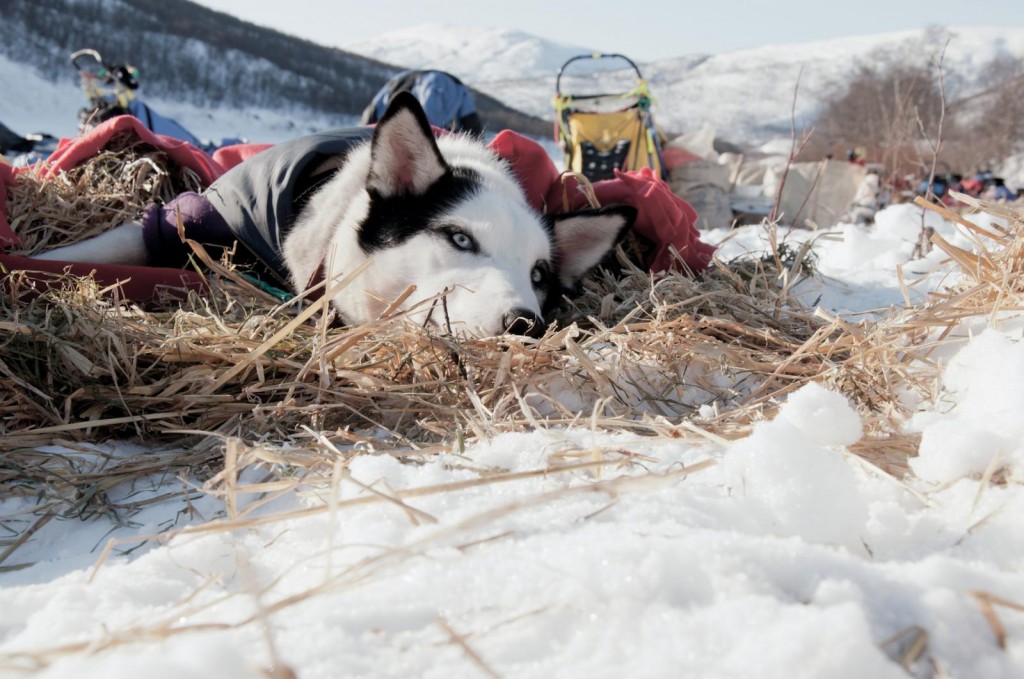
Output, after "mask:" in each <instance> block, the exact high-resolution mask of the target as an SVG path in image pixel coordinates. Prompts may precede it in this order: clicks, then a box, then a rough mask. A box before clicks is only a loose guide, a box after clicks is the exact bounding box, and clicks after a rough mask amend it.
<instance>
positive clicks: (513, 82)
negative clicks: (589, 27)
mask: <svg viewBox="0 0 1024 679" xmlns="http://www.w3.org/2000/svg"><path fill="white" fill-rule="evenodd" d="M947 40H948V46H946V49H945V55H944V59H943V64H944V71H945V74H946V76H947V80H948V84H949V86H950V95H951V97H953V98H955V97H956V96H957V95H960V96H962V95H963V94H965V93H969V92H971V91H972V90H973V89H976V88H977V86H978V79H979V76H980V74H981V72H982V69H983V68H984V67H985V65H986V64H988V63H989V62H991V61H992V59H994V58H995V57H997V56H1001V55H1002V56H1012V57H1017V58H1021V57H1024V28H1022V27H1002V28H951V29H927V30H918V31H903V32H897V33H886V34H880V35H869V36H858V37H849V38H842V39H835V40H827V41H820V42H811V43H803V44H795V45H768V46H764V47H757V48H752V49H749V50H741V51H735V52H727V53H724V54H717V55H689V56H686V55H682V56H680V57H678V58H674V59H668V60H664V61H657V62H652V63H645V64H640V67H641V71H642V72H643V75H644V76H645V77H646V78H647V80H648V82H649V83H650V87H651V90H652V92H653V93H654V96H655V98H656V99H657V104H656V105H657V108H656V113H657V120H658V122H659V124H660V125H661V126H662V127H663V128H664V129H665V130H666V131H669V132H682V131H686V130H690V129H694V128H696V127H699V126H700V125H702V124H704V123H710V124H712V125H713V126H715V127H716V128H717V129H718V131H719V133H720V134H721V135H722V136H725V137H729V138H733V139H736V140H740V141H747V142H757V143H760V142H763V141H766V140H768V139H769V138H771V137H773V136H778V135H784V136H786V137H788V136H789V129H790V117H791V108H792V102H793V94H794V89H795V87H796V85H797V80H798V78H799V82H800V88H799V93H798V97H797V103H796V113H797V118H798V121H799V122H800V123H802V124H804V125H806V124H808V123H809V121H810V119H811V118H812V117H813V116H814V114H815V113H816V112H817V111H818V109H819V107H820V105H821V103H822V101H823V100H824V99H825V98H827V97H828V96H829V94H830V93H831V92H832V90H833V89H834V87H835V86H837V85H840V84H842V83H843V82H846V81H847V80H848V79H849V78H850V77H851V76H852V75H853V74H855V73H856V72H857V70H858V69H859V68H861V67H864V66H871V65H877V64H879V63H883V62H885V61H886V60H891V59H901V60H910V61H912V62H913V63H922V61H923V62H925V63H926V62H927V60H928V59H929V58H932V57H933V56H936V55H939V54H941V52H942V50H943V46H944V45H946V41H947ZM520 44H522V45H523V52H522V54H520V53H519V52H517V51H515V50H513V47H514V46H517V45H520ZM349 49H351V50H352V51H354V52H357V53H359V54H363V55H365V56H372V57H373V58H375V59H379V60H381V61H385V62H388V63H391V64H395V65H396V66H404V67H417V68H418V67H424V66H428V65H429V66H432V67H436V68H443V69H445V70H449V71H451V72H452V73H455V74H456V75H458V76H459V77H460V78H462V79H463V80H465V81H466V82H467V83H469V84H471V85H473V86H475V87H476V88H478V89H480V90H481V91H483V92H487V93H489V94H491V95H492V96H495V97H498V98H500V99H501V100H502V101H504V102H505V103H507V104H508V105H510V106H512V107H514V108H517V109H519V110H522V111H525V112H527V113H532V114H533V115H536V116H540V117H551V116H552V115H553V111H552V108H551V103H550V102H551V96H552V94H553V93H554V89H555V74H556V72H557V70H558V67H559V66H560V65H561V63H562V62H564V60H565V59H566V58H568V57H569V56H572V55H574V54H585V53H589V52H590V50H588V49H585V48H579V49H574V48H570V47H566V46H564V45H558V44H554V43H545V42H544V41H542V40H540V39H538V38H535V37H532V36H523V34H521V33H517V32H513V31H499V30H495V29H466V28H454V27H451V26H437V25H430V26H423V27H419V28H416V29H409V30H404V31H401V32H399V33H387V34H384V35H382V36H381V37H380V38H378V39H376V40H372V41H368V42H363V43H360V44H356V45H351V46H349ZM544 69H547V70H546V72H545V71H544ZM571 72H574V73H575V72H577V71H576V70H575V69H572V71H571ZM596 80H597V78H596V77H595V76H584V77H582V78H578V79H571V78H570V79H567V80H566V79H563V85H564V87H563V90H564V91H570V92H571V91H574V90H573V88H574V87H580V88H588V87H589V88H593V87H596V86H597V85H596V84H595V81H596ZM634 81H635V74H634V73H632V72H631V71H628V70H619V71H617V72H611V73H607V74H603V75H602V76H601V78H600V84H601V85H607V86H610V87H611V88H618V89H627V88H629V87H631V86H632V83H633V82H634ZM608 89H609V87H605V91H607V90H608Z"/></svg>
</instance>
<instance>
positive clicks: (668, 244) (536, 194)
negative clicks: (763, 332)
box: [490, 130, 715, 272]
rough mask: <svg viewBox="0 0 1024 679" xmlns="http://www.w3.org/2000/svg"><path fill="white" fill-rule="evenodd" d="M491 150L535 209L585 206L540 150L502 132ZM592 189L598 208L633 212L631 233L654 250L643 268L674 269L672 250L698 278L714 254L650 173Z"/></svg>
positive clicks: (687, 212)
mask: <svg viewBox="0 0 1024 679" xmlns="http://www.w3.org/2000/svg"><path fill="white" fill-rule="evenodd" d="M490 147H491V148H492V149H493V150H494V151H495V152H496V153H497V154H498V155H499V156H501V157H502V158H505V159H506V160H507V161H508V162H509V163H510V164H511V166H512V170H513V171H514V172H515V173H516V175H517V176H518V177H519V181H520V183H521V184H522V185H523V188H524V189H525V191H526V197H527V200H528V201H529V202H530V204H532V205H533V207H534V208H536V209H538V210H541V211H543V212H553V213H557V212H569V211H571V210H579V209H582V208H586V207H588V206H589V203H588V201H587V196H586V194H584V193H583V192H582V191H580V190H579V182H578V181H577V180H576V179H575V178H573V177H571V176H569V175H566V176H565V177H564V179H565V181H564V183H563V181H562V179H563V178H562V176H561V175H560V174H559V172H558V169H557V168H556V167H555V163H554V161H552V160H551V157H550V156H548V154H547V152H546V151H545V150H544V148H543V147H542V146H540V144H538V143H536V142H534V141H532V140H530V139H527V138H526V137H523V136H521V135H518V134H516V133H515V132H512V131H511V130H504V131H502V132H499V133H498V136H497V137H495V138H494V140H493V141H491V143H490ZM593 187H594V195H595V197H596V198H597V200H598V202H599V203H600V204H601V205H611V204H614V203H620V204H626V205H632V206H633V207H635V208H636V209H637V217H636V222H635V223H634V224H633V228H634V229H635V230H636V232H637V233H638V234H640V235H641V236H644V237H645V238H647V239H648V240H649V241H651V242H652V243H654V245H655V250H654V252H653V254H652V256H651V261H649V262H647V266H648V268H649V269H650V270H651V271H665V270H668V269H672V268H677V267H678V262H677V261H676V259H675V257H674V255H673V254H672V249H673V248H674V249H675V250H676V251H678V252H679V255H680V257H681V258H682V260H683V262H684V263H685V264H686V266H687V267H688V268H689V269H690V270H692V271H694V272H700V271H703V270H704V269H705V268H707V265H708V263H709V262H710V261H711V256H712V254H713V253H714V252H715V248H714V246H712V245H708V244H707V243H703V242H701V240H700V232H699V231H698V230H697V228H696V226H694V225H695V224H696V221H697V213H696V211H695V210H694V209H693V208H692V207H690V204H689V203H687V202H686V201H685V200H683V199H682V198H680V197H679V196H677V195H675V194H674V193H672V191H671V189H669V187H668V184H666V183H665V182H663V181H661V180H660V179H659V178H658V177H657V176H656V175H655V174H654V173H653V172H652V171H651V170H650V169H649V168H646V167H645V168H643V169H641V170H639V171H630V172H618V171H617V172H616V173H615V179H606V180H604V181H598V182H594V184H593Z"/></svg>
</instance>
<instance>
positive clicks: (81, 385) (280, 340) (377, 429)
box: [0, 146, 1022, 567]
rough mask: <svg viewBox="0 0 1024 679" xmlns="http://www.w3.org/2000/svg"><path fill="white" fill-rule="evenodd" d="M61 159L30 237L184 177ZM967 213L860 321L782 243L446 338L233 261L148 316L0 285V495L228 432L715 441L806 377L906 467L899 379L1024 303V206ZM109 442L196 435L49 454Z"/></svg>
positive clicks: (83, 288) (96, 300) (331, 446)
mask: <svg viewBox="0 0 1024 679" xmlns="http://www.w3.org/2000/svg"><path fill="white" fill-rule="evenodd" d="M118 159H120V162H118ZM76 173H77V174H74V175H66V176H60V177H57V178H54V179H52V180H42V179H39V178H33V177H32V176H31V175H30V176H28V177H24V178H23V181H22V182H21V184H19V186H18V187H16V188H15V189H14V191H13V192H12V193H11V195H10V196H9V197H8V200H9V206H10V213H11V215H12V217H13V225H14V228H15V230H16V231H17V232H18V234H19V236H21V237H22V239H23V240H24V241H25V242H26V247H25V249H26V251H27V252H35V251H38V250H39V249H43V248H45V247H53V246H55V245H59V244H64V243H66V242H69V240H70V239H72V237H74V238H77V237H78V236H80V235H87V234H92V233H96V232H99V231H101V230H103V229H105V228H109V227H110V226H112V225H114V224H116V223H119V222H120V221H123V220H124V219H126V218H128V219H130V218H134V217H136V216H137V215H138V213H139V211H140V210H141V209H142V207H144V205H145V204H146V203H148V202H149V201H151V200H153V199H154V196H157V195H166V193H165V192H173V191H177V190H180V189H181V188H183V184H182V182H184V188H188V186H187V185H188V182H189V181H190V179H189V178H188V177H187V176H183V175H182V174H181V173H180V171H178V170H176V169H175V168H173V167H168V162H167V160H166V158H163V157H161V156H160V155H159V154H157V153H153V152H152V151H151V150H150V151H147V149H145V148H138V147H137V146H129V147H127V148H120V149H115V150H112V151H110V152H109V153H105V154H102V155H101V156H99V157H97V158H96V159H94V160H93V161H92V162H89V163H86V164H85V165H83V166H82V167H81V168H80V169H79V170H76ZM111 196H116V198H110V197H111ZM91 204H95V205H101V204H102V207H89V205H91ZM111 205H114V206H113V207H111ZM976 207H978V208H979V209H987V210H989V211H999V213H1000V214H1002V215H1003V216H1004V217H1005V218H1006V219H1007V220H1008V222H1009V226H1008V227H1007V228H1006V229H1005V230H1003V231H1000V232H998V233H986V232H984V231H983V230H982V229H979V228H977V227H975V226H973V225H971V224H970V222H969V221H967V220H966V219H964V220H963V222H962V223H963V224H964V225H965V228H967V229H968V230H969V231H970V232H971V233H974V234H976V235H977V237H978V239H979V249H978V251H977V253H973V254H972V253H966V252H963V251H959V250H956V249H955V248H953V246H951V245H949V244H948V243H945V242H944V241H942V240H941V239H939V238H938V237H936V244H937V245H938V246H939V247H941V248H943V249H944V250H946V251H947V252H948V253H949V255H950V257H951V258H952V259H953V260H954V261H955V262H957V263H958V264H959V265H960V266H961V268H962V270H963V273H964V274H965V278H964V282H963V283H962V284H961V286H960V287H959V288H957V289H956V291H951V292H949V293H944V294H940V295H935V296H933V299H932V300H931V301H930V302H928V303H926V304H923V305H920V306H912V307H908V308H906V309H902V310H896V311H893V312H891V313H889V314H887V315H885V316H884V317H881V318H878V317H875V318H874V319H871V320H862V321H860V322H858V323H851V322H848V321H845V320H843V319H841V318H836V317H832V316H830V315H828V314H825V313H823V312H820V311H815V310H813V309H810V308H806V307H803V306H801V305H800V304H799V303H798V302H797V301H796V300H795V299H794V298H793V297H792V295H791V291H792V287H793V285H794V284H796V283H797V281H799V280H800V279H802V278H804V277H806V276H808V275H811V274H812V272H811V271H809V270H808V267H810V266H812V265H813V258H812V257H811V255H810V250H809V248H810V245H809V244H805V245H803V246H800V247H798V248H792V247H789V246H788V244H787V243H774V241H773V243H774V247H773V248H772V251H771V252H770V253H769V254H768V255H767V256H764V257H751V258H745V259H741V260H737V261H733V262H729V263H725V262H716V265H715V266H714V267H713V268H712V269H711V271H710V272H709V273H707V274H706V275H704V276H703V277H696V278H695V277H692V276H687V275H684V274H679V273H671V274H664V275H658V276H652V275H650V274H649V273H647V272H645V271H642V270H640V269H638V268H636V267H635V266H633V265H632V263H631V262H630V261H629V260H628V259H626V258H623V260H622V261H621V262H620V263H621V265H622V271H621V272H618V273H617V274H616V275H614V276H613V275H610V274H603V275H599V276H596V277H594V278H593V279H591V280H588V281H587V283H586V285H585V288H584V290H583V291H582V294H580V295H578V296H577V297H575V298H574V299H573V300H572V301H571V302H570V304H569V305H568V307H567V308H566V310H565V312H564V313H563V315H562V317H561V318H560V319H559V323H558V325H557V326H556V327H554V328H552V329H551V330H550V331H549V332H548V333H547V335H545V336H544V337H543V338H541V339H539V340H529V339H524V338H515V337H504V338H490V339H471V338H460V337H456V336H450V335H438V334H435V333H431V332H428V331H426V330H423V329H421V328H417V327H413V326H410V325H409V324H407V323H405V322H403V319H402V316H401V314H396V315H391V316H387V317H385V318H382V319H381V320H379V321H377V322H374V323H371V324H368V325H365V326H359V327H348V328H338V327H333V326H331V325H330V323H329V321H330V318H329V314H328V313H327V310H326V309H324V307H323V302H319V303H316V304H312V305H306V306H305V307H303V303H302V301H301V300H297V301H292V302H289V303H285V304H279V303H278V302H277V301H276V300H275V299H273V298H271V297H269V296H268V295H266V294H264V293H262V292H261V291H259V290H258V289H256V288H254V287H253V286H251V285H249V284H248V283H247V282H246V281H245V280H244V279H242V278H240V277H238V276H237V275H235V274H234V272H233V271H232V269H231V267H230V264H229V263H216V262H208V263H209V267H208V268H212V270H213V271H212V273H211V274H210V278H209V291H208V292H207V293H204V294H195V293H193V294H191V295H189V296H188V298H187V300H186V301H185V302H184V303H183V304H180V306H179V305H177V304H176V305H174V306H172V307H169V308H166V309H163V310H160V311H153V310H146V309H142V308H139V307H138V306H136V305H134V304H130V303H126V302H123V301H121V300H119V299H118V296H117V291H116V290H113V291H103V290H100V289H98V287H97V286H96V285H95V283H94V282H93V281H91V280H90V279H82V278H73V277H64V278H63V285H61V286H57V287H55V288H51V289H49V290H47V291H42V292H40V291H37V290H35V289H34V288H33V286H32V284H31V283H30V282H29V280H28V279H27V278H26V277H24V276H21V275H18V274H14V275H12V276H10V277H8V279H7V281H6V283H5V289H4V294H3V296H2V297H0V333H2V335H0V338H2V339H0V380H2V382H3V385H4V387H5V388H4V389H2V390H0V452H2V453H3V457H2V462H0V488H2V490H3V491H4V492H6V493H19V494H22V495H25V496H32V497H37V498H40V499H39V503H40V505H39V506H40V507H42V508H43V510H41V511H37V512H35V513H34V514H33V516H48V515H54V514H56V515H61V516H67V515H69V514H71V515H83V514H87V513H88V512H90V511H105V510H110V509H117V507H114V506H112V505H111V503H110V501H109V499H108V495H107V491H108V490H110V489H111V488H113V487H116V486H117V485H118V484H123V483H125V482H130V481H135V480H138V479H141V478H143V477H144V476H146V475H149V474H152V473H153V472H154V471H155V470H157V469H162V470H163V471H164V472H165V473H169V474H173V473H178V472H184V471H188V472H190V473H193V474H195V473H196V472H197V470H199V473H200V476H203V475H207V476H208V475H210V474H215V473H216V472H217V470H219V469H220V468H221V467H222V465H223V459H224V445H223V442H224V441H225V440H240V441H244V442H246V443H247V444H249V445H250V446H254V447H256V448H258V449H259V450H262V451H267V450H278V449H280V450H279V452H278V453H264V454H265V455H269V456H270V457H274V455H278V456H279V459H278V463H279V464H278V468H281V469H284V468H288V469H292V470H294V469H296V468H301V469H311V468H316V469H318V470H320V471H323V470H325V469H326V470H327V471H328V472H329V470H330V460H331V459H333V458H335V457H336V451H339V450H346V451H351V445H352V444H354V443H364V444H365V443H369V444H372V446H373V447H374V448H375V449H376V450H391V451H395V454H399V455H409V454H416V453H417V451H419V454H429V452H430V451H435V450H438V449H441V447H443V448H449V449H450V447H451V446H453V445H454V446H456V447H459V446H461V445H463V442H464V441H465V440H466V439H467V438H485V437H489V436H492V435H494V434H497V433H500V432H504V431H515V430H528V429H533V428H536V427H538V426H544V427H552V426H563V425H576V426H587V427H598V428H602V429H605V430H623V431H626V430H628V431H632V432H635V433H638V434H643V435H647V436H660V437H672V438H680V437H687V438H693V439H700V440H704V441H711V442H717V443H722V442H725V441H728V440H730V439H735V438H738V437H741V436H744V435H745V434H746V433H747V432H748V431H749V428H750V426H751V425H752V424H753V423H754V422H756V421H758V420H759V419H762V418H764V417H766V416H770V415H771V413H772V411H773V409H774V408H775V407H776V405H777V404H778V402H779V400H780V399H781V398H783V397H784V396H785V395H786V394H787V393H789V392H790V391H792V390H794V389H796V388H799V387H800V386H801V385H803V384H806V383H808V382H811V381H817V382H821V383H824V384H827V385H829V386H832V387H834V388H836V389H838V390H840V391H841V392H842V393H844V394H846V395H847V396H848V397H850V398H851V400H852V401H853V402H854V403H855V404H856V405H857V407H858V408H859V410H860V411H861V414H862V416H863V417H864V420H865V422H866V425H867V427H866V429H867V434H866V437H865V439H864V441H862V442H860V443H859V444H857V445H856V446H854V447H853V449H852V451H853V452H854V453H855V454H856V455H859V456H861V457H862V458H863V459H864V460H866V461H867V462H868V463H870V464H873V465H875V466H877V467H879V468H880V469H882V470H884V471H886V472H889V473H891V474H894V475H896V476H897V477H899V476H902V475H903V474H904V473H905V471H906V459H907V457H908V456H909V455H912V454H913V453H914V452H915V450H916V443H917V442H916V440H915V439H914V438H913V437H907V436H901V435H898V434H895V433H894V432H895V430H896V427H895V424H896V423H897V422H898V421H899V419H900V418H901V417H902V415H903V414H904V413H903V412H902V409H903V405H902V404H903V403H904V402H905V399H904V398H902V397H901V395H902V394H903V393H905V392H906V391H907V390H908V389H909V390H917V391H918V392H920V393H921V394H922V395H923V396H929V395H930V394H932V392H933V390H934V385H935V378H936V371H935V369H934V366H932V364H931V363H930V361H929V353H930V351H931V349H932V348H933V347H934V346H935V344H936V343H937V342H939V341H941V340H942V339H943V337H944V334H945V333H947V332H948V330H949V329H950V328H952V327H953V326H954V325H955V324H956V323H957V322H959V321H960V320H961V319H962V318H964V317H966V316H979V315H988V314H993V313H995V312H996V311H997V310H1006V309H1010V308H1015V307H1016V305H1018V304H1019V298H1020V290H1019V286H1020V283H1019V280H1020V274H1021V273H1022V272H1021V269H1022V254H1021V252H1020V245H1019V238H1018V235H1019V233H1020V230H1021V220H1020V219H1019V216H1018V215H1016V214H1014V213H1012V212H1009V211H1007V210H1006V209H1005V208H1002V207H997V206H988V205H977V206H976ZM766 229H767V230H768V232H769V233H770V234H774V229H773V228H771V227H770V226H766ZM79 230H84V231H85V232H86V234H81V233H80V232H79ZM773 237H774V236H773ZM197 254H198V255H199V256H200V258H201V259H207V260H208V258H207V257H205V253H203V252H202V251H201V249H199V248H197ZM345 284H346V283H345V281H337V282H334V283H333V285H334V286H335V288H336V289H340V288H342V287H343V286H344V285H345ZM328 297H329V295H328V296H325V299H326V298H328ZM112 438H116V439H125V438H127V439H137V440H141V441H142V442H145V443H146V444H147V445H150V446H155V447H157V448H160V449H164V450H168V451H170V450H186V451H188V452H187V453H181V454H179V455H177V456H175V455H172V454H170V453H167V454H163V455H158V456H155V457H153V456H146V457H145V458H133V457H131V456H128V457H124V456H121V457H117V458H110V459H105V458H103V456H76V455H63V454H53V453H49V452H42V447H43V446H47V445H50V444H55V443H60V444H63V445H65V446H67V445H83V444H84V443H85V442H90V441H93V442H95V441H105V440H109V439H112ZM76 442H77V443H76ZM285 446H287V448H285ZM286 449H287V451H288V452H287V453H285V452H283V451H284V450H286ZM345 454H348V453H345ZM325 464H326V465H327V467H325V466H324V465H325ZM203 470H205V471H203ZM29 528H31V526H28V527H23V530H22V531H19V534H20V535H23V534H24V532H25V531H27V530H29ZM0 547H2V545H0ZM3 558H4V557H3V556H0V567H3V563H2V562H3Z"/></svg>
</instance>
